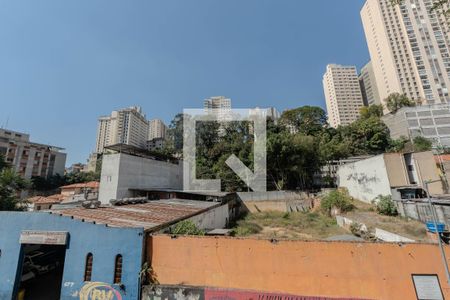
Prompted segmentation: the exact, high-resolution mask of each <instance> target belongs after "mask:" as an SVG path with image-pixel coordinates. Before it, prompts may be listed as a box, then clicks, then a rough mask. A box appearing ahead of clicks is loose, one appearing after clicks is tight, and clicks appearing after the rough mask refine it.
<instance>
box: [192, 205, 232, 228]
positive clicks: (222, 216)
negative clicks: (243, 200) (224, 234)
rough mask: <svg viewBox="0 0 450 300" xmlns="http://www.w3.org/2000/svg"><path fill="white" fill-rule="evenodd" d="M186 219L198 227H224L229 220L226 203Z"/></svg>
mask: <svg viewBox="0 0 450 300" xmlns="http://www.w3.org/2000/svg"><path fill="white" fill-rule="evenodd" d="M188 220H190V221H192V222H194V223H195V224H196V225H197V226H198V227H199V228H200V229H217V228H225V227H226V226H227V225H228V223H229V221H230V215H229V209H228V204H224V205H220V206H218V207H215V208H212V209H210V210H208V211H206V212H204V213H202V214H199V215H196V216H193V217H192V218H189V219H188Z"/></svg>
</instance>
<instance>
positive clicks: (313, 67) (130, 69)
mask: <svg viewBox="0 0 450 300" xmlns="http://www.w3.org/2000/svg"><path fill="white" fill-rule="evenodd" d="M363 3H364V1H363V0H351V1H336V0H316V1H298V0H283V1H276V0H271V1H267V0H246V1H240V0H228V1H219V0H189V1H186V0H172V1H160V0H159V1H150V0H136V1H132V2H124V1H116V0H99V1H87V0H80V1H72V2H68V1H67V2H66V1H57V0H52V1H50V0H45V1H31V0H27V1H0V40H1V43H2V46H1V47H0V104H1V106H0V127H5V125H6V123H7V122H8V126H7V128H8V129H11V130H15V131H22V132H26V133H29V134H30V136H31V139H32V141H35V142H40V143H49V144H52V145H56V146H61V147H64V148H65V149H66V152H67V154H68V156H67V165H70V164H72V163H75V162H82V163H84V162H85V161H86V159H87V158H88V155H89V153H90V152H92V151H93V149H94V147H95V137H96V129H97V119H98V117H99V116H102V115H109V114H110V113H111V111H113V110H116V109H119V108H123V107H128V106H133V105H137V106H141V107H142V108H143V110H144V112H145V113H146V115H147V118H148V119H153V118H159V119H162V120H164V122H166V124H168V123H169V122H170V120H171V119H172V118H173V116H175V114H177V113H178V112H181V111H182V110H183V108H202V107H203V100H204V99H205V98H208V97H211V96H226V97H228V98H231V101H232V106H233V108H249V107H250V108H251V107H255V106H259V107H270V106H274V107H276V108H277V109H278V110H279V111H283V110H285V109H288V108H295V107H298V106H302V105H317V106H321V107H322V108H324V109H325V100H324V95H323V89H322V76H323V74H324V72H325V70H326V65H327V64H330V63H337V64H344V65H356V66H357V68H358V70H359V69H360V68H361V67H362V66H363V65H364V64H366V63H367V62H368V60H369V55H368V51H367V45H366V41H365V38H364V32H363V28H362V24H361V19H360V15H359V12H360V9H361V7H362V5H363Z"/></svg>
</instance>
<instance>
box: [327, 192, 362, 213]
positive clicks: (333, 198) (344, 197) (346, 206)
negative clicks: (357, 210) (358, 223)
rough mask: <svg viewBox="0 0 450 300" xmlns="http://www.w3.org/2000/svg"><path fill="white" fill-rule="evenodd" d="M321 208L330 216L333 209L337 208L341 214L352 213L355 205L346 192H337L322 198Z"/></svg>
mask: <svg viewBox="0 0 450 300" xmlns="http://www.w3.org/2000/svg"><path fill="white" fill-rule="evenodd" d="M320 207H321V209H322V211H323V212H324V213H326V214H328V215H330V214H331V210H332V209H333V208H337V209H339V210H340V211H341V212H347V211H351V210H352V209H353V208H354V205H353V200H352V198H351V197H350V196H349V195H348V193H347V192H346V191H343V190H335V191H332V192H330V193H329V194H328V195H326V196H325V197H323V198H322V200H321V201H320Z"/></svg>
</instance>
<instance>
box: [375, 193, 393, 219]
mask: <svg viewBox="0 0 450 300" xmlns="http://www.w3.org/2000/svg"><path fill="white" fill-rule="evenodd" d="M377 199H378V202H377V212H378V213H379V214H380V215H385V216H396V215H398V212H397V208H396V207H395V203H394V201H392V198H391V196H381V195H380V196H378V198H377Z"/></svg>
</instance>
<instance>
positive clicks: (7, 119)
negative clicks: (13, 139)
mask: <svg viewBox="0 0 450 300" xmlns="http://www.w3.org/2000/svg"><path fill="white" fill-rule="evenodd" d="M8 123H9V115H8V117H7V118H6V125H5V129H8Z"/></svg>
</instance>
